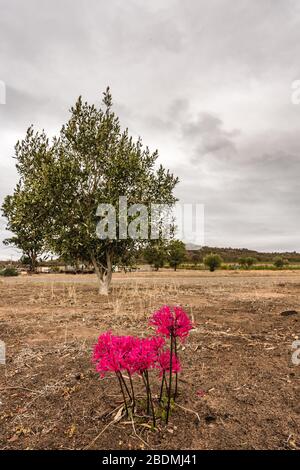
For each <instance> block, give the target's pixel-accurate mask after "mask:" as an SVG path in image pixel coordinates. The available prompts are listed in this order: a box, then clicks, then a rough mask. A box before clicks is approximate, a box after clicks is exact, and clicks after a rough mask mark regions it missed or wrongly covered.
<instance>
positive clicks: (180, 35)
mask: <svg viewBox="0 0 300 470" xmlns="http://www.w3.org/2000/svg"><path fill="white" fill-rule="evenodd" d="M299 79H300V2H299V1H298V0H238V1H236V0H209V1H207V0H188V1H183V0H126V1H124V0H110V1H109V2H108V1H105V0H80V1H79V0H27V1H26V2H25V1H24V0H0V81H1V80H2V81H3V82H4V83H5V85H6V104H0V199H1V201H2V199H3V197H4V196H5V195H6V194H8V193H10V192H11V191H12V189H13V187H14V185H15V182H16V172H15V169H14V160H13V158H12V157H13V154H14V144H15V142H16V141H17V140H18V139H19V138H22V136H24V133H25V131H26V128H27V127H28V126H29V125H30V124H31V123H32V124H34V125H35V126H36V128H37V129H42V128H44V129H46V131H47V132H48V134H49V135H54V134H55V133H56V132H57V131H58V129H59V128H60V126H61V124H62V123H63V122H65V121H66V119H67V118H68V109H69V108H70V106H71V105H72V104H73V103H74V101H75V99H76V98H77V96H78V95H79V94H82V95H83V97H84V98H85V99H87V100H89V101H92V102H95V103H98V104H99V103H100V100H101V94H102V92H103V90H104V89H105V88H106V86H107V85H109V86H110V87H111V90H112V94H113V98H114V103H115V110H116V111H117V112H118V114H119V116H120V119H121V123H122V124H123V126H124V127H127V126H128V127H129V130H130V132H131V133H132V134H133V135H134V136H138V135H141V136H142V138H143V140H144V142H145V143H146V144H147V145H149V147H150V148H151V149H153V150H155V149H156V148H158V149H159V152H160V160H161V162H162V163H163V164H164V165H166V166H168V167H169V168H171V169H172V170H173V171H174V172H175V173H176V174H177V175H179V177H180V184H179V186H178V188H177V195H178V197H179V198H180V201H181V202H193V203H202V204H204V205H205V244H206V245H210V246H232V247H248V248H254V249H258V250H272V251H275V250H291V251H293V250H298V251H300V237H299V235H300V233H299V232H300V217H299V215H300V214H299V207H300V204H299V203H300V191H299V186H300V185H299V177H300V135H299V129H300V104H299V105H297V104H293V103H292V100H291V94H292V84H293V82H294V81H295V80H299ZM4 229H5V220H3V219H1V221H0V239H1V240H3V238H4V237H5V235H6V234H5V230H4ZM11 255H14V250H12V249H10V248H7V247H4V246H3V245H2V243H1V241H0V258H8V257H9V256H11Z"/></svg>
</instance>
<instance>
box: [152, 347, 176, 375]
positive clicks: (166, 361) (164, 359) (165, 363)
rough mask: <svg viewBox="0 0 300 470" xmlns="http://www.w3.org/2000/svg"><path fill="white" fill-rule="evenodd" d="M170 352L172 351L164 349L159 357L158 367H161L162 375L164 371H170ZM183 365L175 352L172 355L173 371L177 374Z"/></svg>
mask: <svg viewBox="0 0 300 470" xmlns="http://www.w3.org/2000/svg"><path fill="white" fill-rule="evenodd" d="M170 354H171V352H170V351H169V350H168V351H164V352H162V353H161V354H160V355H159V356H158V358H157V368H158V369H160V375H162V374H163V372H170ZM180 370H181V365H180V362H179V359H178V358H177V357H176V356H175V354H174V353H173V355H172V373H173V374H175V373H176V372H180Z"/></svg>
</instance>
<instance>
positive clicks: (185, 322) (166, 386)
mask: <svg viewBox="0 0 300 470" xmlns="http://www.w3.org/2000/svg"><path fill="white" fill-rule="evenodd" d="M149 324H150V325H151V326H153V327H154V328H155V332H156V335H155V336H149V337H147V338H138V337H135V336H116V335H113V334H112V333H111V332H110V331H107V332H106V333H103V334H102V335H100V336H99V338H98V342H97V343H96V344H95V346H94V350H93V357H92V360H93V362H94V363H95V365H96V370H97V371H98V372H99V374H100V376H101V377H104V376H105V375H106V373H107V372H114V373H115V374H116V376H117V378H118V381H119V385H120V389H121V392H122V395H123V401H124V406H125V410H126V414H127V415H128V406H131V408H132V412H133V413H134V410H135V406H136V399H135V392H134V383H133V380H132V376H133V375H134V374H139V375H140V376H142V378H143V382H144V385H145V389H146V393H147V413H148V414H149V410H150V405H151V410H152V417H153V426H154V427H155V425H156V424H155V423H156V416H155V407H154V402H153V396H152V392H151V386H150V380H149V374H148V372H149V371H150V370H151V369H155V370H158V371H159V375H160V377H161V387H160V395H159V399H158V402H159V403H160V406H162V404H163V396H164V395H163V393H164V390H166V393H167V396H168V402H167V407H166V423H168V419H169V414H170V408H171V395H172V394H173V395H174V400H175V398H176V396H177V393H178V392H177V384H178V377H177V375H178V372H180V370H181V366H180V362H179V358H178V350H177V338H178V339H179V340H180V341H184V340H185V339H186V337H187V336H188V335H189V332H190V330H191V329H192V328H193V325H192V322H191V321H190V319H189V317H188V316H187V314H186V313H185V312H184V310H183V309H182V308H181V307H170V306H168V305H165V306H163V307H162V308H161V309H159V310H158V311H157V312H154V313H153V315H152V317H151V319H150V321H149ZM167 344H169V348H170V349H168V346H167ZM123 372H126V373H127V374H128V376H129V377H128V378H129V387H128V386H127V384H126V381H125V380H124V376H123ZM173 374H175V387H174V386H173V388H172V376H173ZM167 377H168V382H169V383H167ZM173 389H174V393H173ZM126 397H127V398H126ZM128 399H129V402H130V405H128Z"/></svg>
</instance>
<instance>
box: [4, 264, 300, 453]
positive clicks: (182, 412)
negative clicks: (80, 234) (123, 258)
mask: <svg viewBox="0 0 300 470" xmlns="http://www.w3.org/2000/svg"><path fill="white" fill-rule="evenodd" d="M299 294H300V272H299V271H295V272H292V271H284V272H280V271H278V272H277V271H265V272H263V271H253V272H251V271H249V272H245V271H243V272H230V271H226V272H225V271H224V272H221V271H218V272H215V273H208V272H188V271H179V272H177V273H173V272H169V271H162V272H158V273H132V274H126V275H125V274H116V275H114V280H113V288H112V293H111V294H110V295H109V296H108V298H105V297H102V296H99V295H98V293H97V285H96V278H95V276H93V275H76V276H74V275H63V274H57V275H51V274H50V275H49V274H47V275H35V276H20V277H18V278H5V279H3V280H1V281H0V339H1V340H2V341H5V343H6V348H7V362H6V365H5V366H4V365H1V364H0V448H1V449H83V448H91V449H140V448H142V449H147V448H151V449H297V448H300V386H299V385H300V366H296V365H293V363H292V361H291V355H292V349H291V346H292V342H293V341H295V339H297V338H298V337H300V313H297V312H300V307H299ZM163 304H179V305H182V306H183V307H185V309H186V310H187V312H188V313H189V314H190V315H191V316H192V318H193V319H194V321H195V323H196V325H197V328H196V329H195V330H194V331H193V332H192V334H191V336H190V338H189V340H188V341H187V343H186V344H185V345H184V347H183V348H182V349H183V350H182V351H180V356H181V361H182V364H183V372H182V374H181V379H180V382H179V384H180V392H181V394H180V396H179V399H178V406H177V405H176V406H175V407H174V409H173V412H172V415H171V420H170V423H169V425H168V426H165V425H164V424H163V423H162V422H160V421H159V425H158V429H157V430H155V431H154V430H152V429H151V426H150V421H149V419H148V418H147V417H141V418H136V420H135V425H134V426H133V425H132V422H131V421H130V420H126V418H124V419H122V420H121V421H117V420H115V421H114V416H115V415H116V413H117V407H118V406H119V405H120V403H121V397H120V395H119V389H118V387H117V384H116V381H115V379H114V378H113V377H107V378H105V379H103V380H100V378H99V377H98V375H97V374H96V373H95V371H94V369H93V366H92V365H91V360H90V356H91V347H92V345H93V343H95V341H96V339H97V336H98V335H99V334H100V333H101V332H103V331H104V330H107V329H111V330H113V331H114V332H115V333H118V334H123V333H126V334H133V335H138V334H139V335H144V334H149V333H150V330H149V329H148V327H147V320H148V317H149V315H150V314H151V312H153V310H154V309H155V308H157V307H160V306H161V305H163ZM286 310H295V311H296V313H294V314H292V315H285V316H283V315H281V313H282V312H283V311H286ZM136 380H138V379H136ZM137 387H138V388H139V394H140V395H141V396H142V395H143V393H144V392H143V388H142V384H140V385H139V384H138V385H137ZM157 391H158V390H157V389H155V393H157ZM199 392H200V393H199ZM141 400H143V398H141Z"/></svg>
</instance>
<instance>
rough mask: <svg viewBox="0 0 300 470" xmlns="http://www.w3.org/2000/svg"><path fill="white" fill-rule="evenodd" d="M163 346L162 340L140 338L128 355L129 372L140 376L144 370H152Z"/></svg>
mask: <svg viewBox="0 0 300 470" xmlns="http://www.w3.org/2000/svg"><path fill="white" fill-rule="evenodd" d="M163 345H164V340H163V338H155V337H151V338H141V339H140V340H139V341H138V342H137V343H136V344H135V346H134V347H133V348H132V350H131V351H130V353H129V354H128V362H129V363H130V368H131V370H132V371H133V372H137V373H138V374H142V373H143V372H145V371H146V370H148V369H152V368H154V367H155V363H156V361H157V358H158V355H159V351H160V349H161V348H162V346H163Z"/></svg>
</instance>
